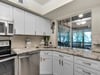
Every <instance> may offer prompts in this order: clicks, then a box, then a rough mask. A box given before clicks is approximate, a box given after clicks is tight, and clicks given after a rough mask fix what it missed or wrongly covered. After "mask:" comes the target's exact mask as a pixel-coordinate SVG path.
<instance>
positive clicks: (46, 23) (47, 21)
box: [44, 19, 51, 36]
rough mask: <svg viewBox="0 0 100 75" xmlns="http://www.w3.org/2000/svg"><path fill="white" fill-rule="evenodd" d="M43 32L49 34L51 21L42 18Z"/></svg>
mask: <svg viewBox="0 0 100 75" xmlns="http://www.w3.org/2000/svg"><path fill="white" fill-rule="evenodd" d="M44 32H45V35H47V36H49V35H51V22H50V21H49V20H47V19H44Z"/></svg>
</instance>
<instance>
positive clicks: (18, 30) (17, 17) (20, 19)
mask: <svg viewBox="0 0 100 75" xmlns="http://www.w3.org/2000/svg"><path fill="white" fill-rule="evenodd" d="M14 25H15V26H14V27H15V34H24V11H23V10H21V9H18V8H14Z"/></svg>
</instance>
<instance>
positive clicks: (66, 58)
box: [63, 54, 73, 61]
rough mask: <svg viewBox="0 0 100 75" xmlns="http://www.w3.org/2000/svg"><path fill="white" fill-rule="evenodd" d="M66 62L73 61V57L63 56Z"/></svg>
mask: <svg viewBox="0 0 100 75" xmlns="http://www.w3.org/2000/svg"><path fill="white" fill-rule="evenodd" d="M63 56H64V60H68V61H73V55H69V54H63Z"/></svg>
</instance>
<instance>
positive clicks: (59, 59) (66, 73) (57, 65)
mask: <svg viewBox="0 0 100 75" xmlns="http://www.w3.org/2000/svg"><path fill="white" fill-rule="evenodd" d="M71 57H73V56H71ZM64 58H70V57H69V56H68V57H66V56H64V54H63V53H57V52H54V54H53V75H73V59H70V60H71V61H70V60H67V59H64Z"/></svg>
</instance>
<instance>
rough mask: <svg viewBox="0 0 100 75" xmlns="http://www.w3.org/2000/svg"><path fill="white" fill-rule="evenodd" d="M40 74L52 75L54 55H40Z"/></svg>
mask: <svg viewBox="0 0 100 75" xmlns="http://www.w3.org/2000/svg"><path fill="white" fill-rule="evenodd" d="M40 74H48V75H49V74H50V75H51V74H52V55H48V54H47V55H40Z"/></svg>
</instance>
